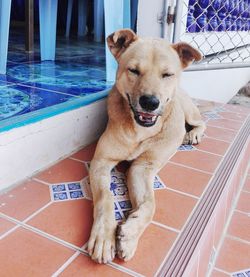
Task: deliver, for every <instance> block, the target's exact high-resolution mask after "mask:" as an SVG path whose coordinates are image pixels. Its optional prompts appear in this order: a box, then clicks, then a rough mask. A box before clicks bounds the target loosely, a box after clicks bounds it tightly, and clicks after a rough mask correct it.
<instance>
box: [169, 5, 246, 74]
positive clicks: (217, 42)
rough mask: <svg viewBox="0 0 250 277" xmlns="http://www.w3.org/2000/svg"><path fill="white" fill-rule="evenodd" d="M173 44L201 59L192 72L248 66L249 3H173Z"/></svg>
mask: <svg viewBox="0 0 250 277" xmlns="http://www.w3.org/2000/svg"><path fill="white" fill-rule="evenodd" d="M176 4H177V6H176V7H177V8H176V20H175V22H176V23H175V29H174V41H175V42H176V41H180V40H181V41H185V42H188V43H190V44H191V45H193V46H194V47H196V48H198V49H199V50H200V51H201V53H202V54H203V56H204V59H203V61H202V62H201V63H199V64H194V65H193V67H192V69H193V70H195V69H201V68H207V69H209V68H211V69H214V68H228V67H244V66H250V0H177V3H176Z"/></svg>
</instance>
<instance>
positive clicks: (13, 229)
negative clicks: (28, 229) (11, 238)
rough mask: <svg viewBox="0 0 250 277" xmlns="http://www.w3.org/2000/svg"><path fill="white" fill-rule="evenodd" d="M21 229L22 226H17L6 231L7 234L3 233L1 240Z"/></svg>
mask: <svg viewBox="0 0 250 277" xmlns="http://www.w3.org/2000/svg"><path fill="white" fill-rule="evenodd" d="M19 227H20V225H16V226H14V227H12V228H11V229H10V230H8V231H6V232H5V233H3V234H2V235H1V236H0V240H2V239H4V238H5V237H7V236H8V235H9V234H11V233H13V232H14V231H15V230H16V229H18V228H19Z"/></svg>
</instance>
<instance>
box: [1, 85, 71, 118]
mask: <svg viewBox="0 0 250 277" xmlns="http://www.w3.org/2000/svg"><path fill="white" fill-rule="evenodd" d="M1 93H2V95H1V97H0V120H3V119H6V118H9V117H13V116H17V115H20V114H25V113H29V112H34V111H37V110H41V109H43V108H47V107H50V106H53V105H56V104H60V103H63V102H66V101H69V100H70V99H72V98H73V96H70V95H65V94H60V93H56V92H52V91H46V90H41V89H37V88H33V87H26V86H20V85H14V86H6V87H2V88H1Z"/></svg>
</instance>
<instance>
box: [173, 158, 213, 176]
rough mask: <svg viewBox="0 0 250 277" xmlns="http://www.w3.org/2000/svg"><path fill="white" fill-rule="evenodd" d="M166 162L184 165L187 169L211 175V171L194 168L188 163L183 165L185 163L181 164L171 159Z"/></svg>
mask: <svg viewBox="0 0 250 277" xmlns="http://www.w3.org/2000/svg"><path fill="white" fill-rule="evenodd" d="M168 163H171V164H174V165H179V166H182V167H185V168H188V169H192V170H194V171H199V172H201V173H205V174H209V175H213V173H212V172H208V171H205V170H202V169H198V168H194V167H191V166H188V165H185V164H181V163H177V162H173V161H168Z"/></svg>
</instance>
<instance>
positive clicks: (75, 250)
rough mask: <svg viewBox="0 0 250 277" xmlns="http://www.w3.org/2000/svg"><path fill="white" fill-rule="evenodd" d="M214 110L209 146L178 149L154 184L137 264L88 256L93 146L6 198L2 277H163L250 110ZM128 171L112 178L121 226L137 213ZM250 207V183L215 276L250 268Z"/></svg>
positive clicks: (0, 217) (0, 233) (0, 231)
mask: <svg viewBox="0 0 250 277" xmlns="http://www.w3.org/2000/svg"><path fill="white" fill-rule="evenodd" d="M216 108H220V109H221V110H220V111H219V112H218V111H214V112H213V113H210V115H206V116H205V119H206V121H207V122H208V128H207V131H206V136H205V137H204V140H203V142H202V143H201V144H200V145H199V146H197V147H196V146H195V147H194V146H182V147H181V148H180V149H178V151H177V153H176V154H175V155H174V156H173V157H172V159H171V160H170V161H169V162H168V163H167V164H166V166H165V167H164V168H163V169H162V170H161V171H160V172H159V174H158V176H157V178H156V179H155V182H154V189H155V196H156V203H157V207H156V213H155V216H154V218H153V221H152V223H151V224H150V225H149V226H148V228H147V229H146V231H145V232H144V234H143V236H142V238H141V240H140V242H139V246H138V250H137V252H136V254H135V257H134V258H133V259H132V260H131V261H129V262H126V263H125V262H122V261H120V260H118V259H115V260H114V261H113V262H112V263H111V264H108V265H97V264H95V263H94V262H92V261H91V259H90V258H89V257H88V256H87V254H86V250H85V246H86V243H87V240H88V237H89V233H90V228H91V224H92V209H93V205H92V201H91V199H92V196H91V191H90V187H89V182H88V166H89V161H90V160H91V158H92V156H93V153H94V149H95V144H92V145H90V146H88V147H85V148H84V149H81V150H79V151H78V152H77V153H74V154H73V155H71V156H70V157H68V158H66V159H64V160H62V161H60V162H58V163H57V164H55V165H54V166H52V167H50V168H48V169H47V170H45V171H43V172H40V173H39V174H37V175H36V176H34V177H33V178H31V179H30V180H26V181H25V182H24V183H22V184H20V185H19V186H17V187H16V188H13V189H11V190H9V191H7V192H4V193H2V194H1V195H0V239H1V243H0V271H1V273H0V276H59V275H60V276H111V275H114V276H128V275H132V276H142V275H144V276H154V275H157V271H158V270H159V268H160V267H161V265H162V264H163V262H164V260H165V258H166V257H167V255H168V254H169V251H171V247H172V246H173V244H174V243H175V241H176V240H177V238H178V236H179V234H180V233H181V231H182V230H183V228H184V226H185V224H186V223H187V221H188V219H189V218H190V216H191V215H192V213H193V211H194V209H195V207H196V205H197V203H198V202H199V201H200V199H201V197H202V195H203V192H204V191H205V190H206V188H207V186H208V183H209V181H210V180H211V178H212V177H213V174H214V173H215V172H216V169H217V168H218V166H219V163H220V162H221V161H222V160H223V157H224V155H225V154H226V152H227V149H228V148H229V146H230V145H231V142H232V141H233V140H234V138H235V136H236V134H237V132H238V130H239V128H240V126H242V124H243V122H244V120H245V118H246V115H247V113H248V112H249V111H248V110H246V109H241V108H239V107H233V108H232V107H231V106H228V105H226V106H224V107H222V108H221V107H220V106H216ZM127 166H128V164H126V163H122V164H120V165H119V166H117V168H116V169H115V170H114V171H112V173H111V175H112V183H111V191H112V192H113V194H114V202H115V210H114V214H115V217H116V219H117V220H118V221H119V220H120V221H121V220H123V219H124V218H125V217H126V216H127V214H128V211H129V210H130V209H131V204H130V201H129V197H128V192H127V188H126V185H125V175H124V171H125V169H126V167H127ZM249 203H250V177H248V179H247V181H246V184H245V186H244V190H243V191H242V193H241V196H240V201H239V204H238V206H237V211H235V213H234V216H233V218H232V221H233V222H234V224H233V226H232V227H230V228H229V231H228V232H229V233H228V235H227V237H226V239H225V242H224V244H223V246H222V249H221V255H220V256H219V258H218V260H217V263H216V268H215V270H214V273H213V274H217V273H218V275H214V276H223V274H224V275H225V272H226V274H227V272H234V271H237V270H238V269H244V268H247V267H250V266H249V264H250V242H249V239H250V238H249V229H250V225H249V220H250V218H249V212H250V211H249V210H250V207H249ZM237 251H243V252H242V253H244V255H239V253H238V252H237ZM236 254H237V255H238V258H239V259H240V262H241V264H240V266H238V267H237V266H235V265H237V263H238V262H237V260H236V259H234V258H233V257H234V255H236ZM242 256H243V257H242Z"/></svg>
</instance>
